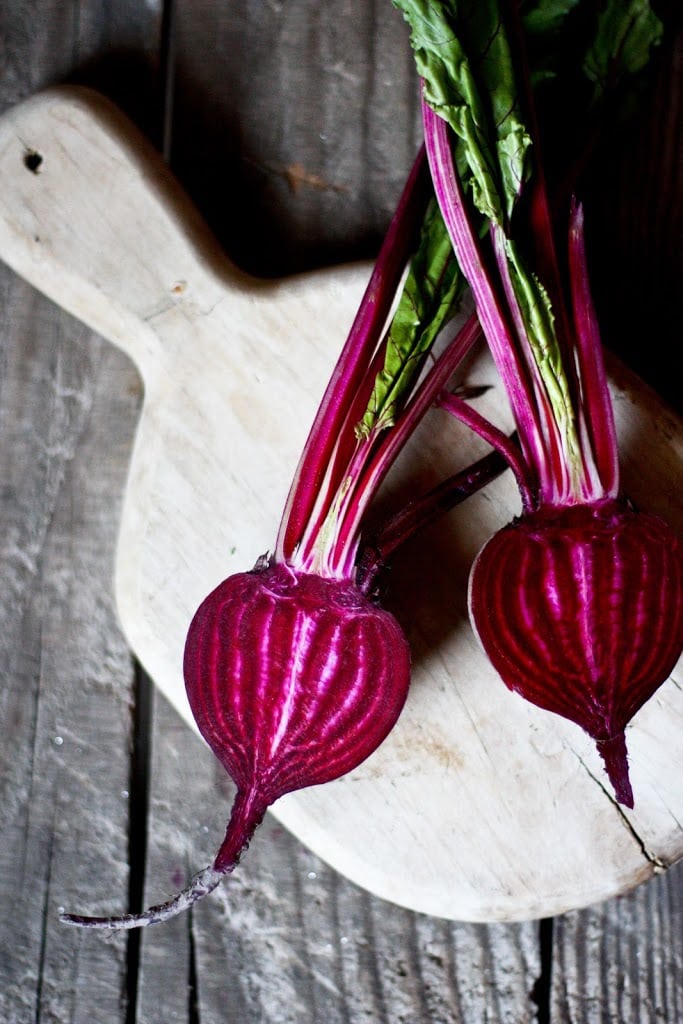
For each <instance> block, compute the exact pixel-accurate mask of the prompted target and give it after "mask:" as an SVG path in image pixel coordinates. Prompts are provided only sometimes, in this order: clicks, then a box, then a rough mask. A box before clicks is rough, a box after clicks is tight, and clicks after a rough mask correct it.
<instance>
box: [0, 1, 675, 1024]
mask: <svg viewBox="0 0 683 1024" xmlns="http://www.w3.org/2000/svg"><path fill="white" fill-rule="evenodd" d="M171 9H172V10H173V14H174V17H173V18H169V17H168V15H169V12H170V11H171ZM162 20H163V21H164V27H163V31H161V30H160V29H161V25H160V22H161V21H162ZM349 40H350V41H351V42H352V45H351V43H350V42H349ZM0 43H1V46H0V49H1V52H2V75H1V76H0V110H1V111H7V110H9V109H10V108H12V107H13V106H15V105H16V104H17V103H18V102H20V101H21V100H23V99H25V98H27V97H29V96H31V95H33V94H34V93H35V92H36V91H37V90H39V89H40V88H42V87H44V86H45V85H46V84H50V83H51V82H54V81H57V80H60V79H63V78H64V77H65V76H69V77H71V78H76V79H77V80H79V81H85V82H87V83H89V84H92V85H95V86H96V87H97V88H98V89H100V90H102V91H103V92H104V93H106V94H107V95H108V96H109V97H111V98H112V99H114V100H115V101H116V102H117V103H118V104H119V105H121V106H122V107H123V109H125V110H126V112H127V113H128V114H129V115H131V116H132V117H133V119H134V120H135V121H136V123H137V124H138V125H139V126H141V127H142V128H143V130H144V132H145V134H146V135H147V136H148V137H149V138H151V139H152V141H153V142H154V143H155V145H161V143H162V141H163V142H164V148H165V151H166V152H167V153H170V155H171V161H172V165H173V167H174V168H175V170H176V172H177V173H179V175H180V177H181V180H182V181H183V184H184V185H185V186H186V187H187V188H188V189H189V191H190V193H191V195H192V198H193V201H194V202H195V203H196V204H197V205H198V206H199V207H200V208H201V209H202V211H203V213H204V215H205V216H206V217H207V219H208V220H209V222H210V224H211V226H212V228H213V230H214V231H216V232H217V234H218V236H219V238H220V240H221V242H222V243H223V244H224V245H225V246H226V247H227V249H228V251H229V252H230V253H231V254H233V255H234V256H235V258H237V259H239V260H240V261H241V262H242V263H243V264H244V265H248V266H250V268H251V269H253V270H254V271H256V272H257V273H277V274H280V275H281V274H284V273H289V272H291V271H297V270H305V269H310V268H314V267H317V266H321V265H323V264H325V263H333V264H338V263H340V262H343V261H345V260H348V259H349V258H351V259H354V258H356V257H358V256H370V255H372V253H373V252H374V251H375V249H376V245H377V242H378V239H379V236H380V234H381V231H382V230H383V227H384V226H385V224H386V220H387V218H388V215H389V213H390V210H391V207H392V205H393V203H394V201H395V199H396V196H397V192H398V188H399V187H400V183H401V180H402V178H403V176H404V175H405V173H406V170H407V167H408V164H409V162H410V159H411V157H412V154H413V152H414V150H415V145H416V142H417V132H416V125H417V119H416V116H415V115H416V109H417V108H416V101H415V96H416V93H415V89H414V79H413V75H412V66H411V62H410V58H409V55H408V53H407V50H403V49H402V47H403V46H404V44H405V36H404V34H403V32H402V28H401V22H400V19H397V18H396V12H394V11H392V10H391V7H390V5H388V4H385V3H377V4H369V3H366V2H365V0H362V2H360V0H343V2H342V3H339V4H335V5H334V6H333V8H332V7H328V5H327V4H324V5H323V4H319V3H318V0H296V2H295V3H291V4H280V3H279V0H263V2H261V0H231V2H230V3H225V4H223V3H220V4H217V3H216V2H215V0H193V2H192V3H188V2H187V0H176V2H175V4H173V5H171V4H168V3H164V4H161V5H159V4H155V3H149V4H147V3H145V4H139V3H137V2H134V0H108V2H107V3H106V4H105V3H102V2H101V0H79V2H78V3H76V2H75V0H74V2H72V0H66V2H62V0H36V2H35V3H31V4H28V3H26V0H5V2H4V3H3V4H2V6H1V7H0ZM226 54H229V59H227V57H226ZM676 60H677V58H675V57H672V50H671V49H670V47H669V48H668V49H667V52H666V53H665V54H664V59H663V62H662V71H661V74H660V76H659V79H658V81H657V82H655V89H654V91H652V92H650V93H648V94H647V95H646V96H645V97H644V99H643V107H642V116H641V117H640V125H639V126H638V125H637V126H636V129H635V130H634V131H631V132H629V135H628V137H627V138H624V137H621V139H620V140H619V139H618V140H617V144H616V145H615V144H614V143H613V142H612V141H610V144H609V147H607V150H606V153H603V156H602V159H601V164H600V167H599V170H600V173H599V174H598V175H597V176H596V178H597V183H596V184H595V191H594V195H593V197H592V218H591V223H592V224H593V225H594V228H593V232H592V234H593V238H592V246H593V248H592V251H593V252H595V253H597V254H598V260H597V266H596V267H595V270H596V273H595V275H594V276H595V279H596V281H597V282H598V283H599V285H600V287H599V291H598V301H599V303H600V307H601V316H602V318H603V320H604V322H605V323H606V325H607V327H608V331H607V335H606V336H607V339H608V342H609V344H610V345H611V346H613V347H614V348H616V349H617V350H619V351H620V352H622V353H623V354H624V355H627V356H628V358H629V359H630V360H632V362H633V363H634V365H639V366H640V368H641V371H642V372H644V373H646V375H648V379H649V380H650V381H651V382H652V383H654V384H656V386H657V387H658V389H659V390H660V391H661V392H662V393H666V394H668V395H669V396H670V398H671V399H673V400H676V401H677V400H678V399H677V386H676V373H675V372H673V368H674V364H673V363H672V361H671V355H670V352H671V351H672V346H673V345H674V344H675V343H676V342H677V338H678V335H679V333H680V331H679V327H678V325H679V324H680V290H679V289H678V288H677V285H676V286H675V287H672V282H673V283H676V282H677V281H678V280H679V277H680V247H679V240H680V210H681V198H680V197H681V194H682V192H681V189H680V177H679V174H678V172H677V170H676V168H677V166H678V164H677V162H676V159H675V156H676V151H677V143H676V139H677V138H680V126H681V123H682V122H681V119H680V78H679V75H678V71H677V67H678V65H677V63H676ZM290 165H298V166H299V168H303V170H304V171H307V172H310V173H311V175H312V176H313V177H314V178H315V179H317V184H306V183H305V182H304V183H303V184H301V185H300V186H298V187H296V188H293V187H291V185H290V182H289V180H288V178H287V175H286V174H285V171H286V169H287V168H288V167H289V166H290ZM615 171H616V173H615ZM653 183H656V184H655V187H653ZM321 185H322V187H321ZM326 186H327V187H326ZM330 186H333V187H330ZM634 197H637V201H634ZM601 253H604V254H605V256H604V258H602V257H601ZM643 283H644V287H641V286H642V285H643ZM0 295H1V297H2V302H1V303H0V327H1V331H0V346H1V355H0V368H1V374H0V428H1V430H2V444H1V445H0V460H1V467H2V487H1V488H0V521H1V523H2V545H1V556H2V562H1V565H2V570H1V571H2V579H3V591H2V598H0V615H1V620H0V621H1V623H2V633H1V637H2V639H1V641H0V678H1V679H2V689H1V691H0V716H1V718H0V720H1V721H2V726H3V743H2V746H1V747H0V792H1V793H2V801H1V802H0V1018H2V1020H3V1021H7V1022H8V1024H25V1022H26V1021H33V1020H38V1019H40V1020H50V1021H54V1022H55V1024H64V1022H67V1021H69V1022H72V1021H87V1022H89V1024H90V1022H92V1021H97V1022H99V1021H106V1022H107V1024H109V1022H112V1024H133V1022H135V1024H138V1022H143V1021H144V1022H145V1024H147V1022H149V1024H152V1022H153V1024H159V1022H160V1021H164V1022H166V1021H175V1020H183V1021H185V1020H186V1021H188V1022H192V1024H197V1022H198V1021H201V1022H202V1024H214V1022H215V1024H218V1022H220V1024H224V1022H225V1021H226V1020H227V1021H233V1020H234V1021H240V1022H242V1021H249V1022H250V1024H251V1022H255V1024H261V1022H272V1024H283V1022H288V1021H292V1022H294V1021H296V1022H297V1024H309V1022H310V1024H319V1022H320V1021H321V1020H325V1021H333V1022H336V1021H340V1022H341V1021H344V1022H351V1024H360V1022H361V1021H368V1020H372V1021H380V1022H386V1024H389V1022H391V1024H394V1022H396V1021H410V1022H411V1024H418V1022H419V1024H425V1022H429V1024H460V1022H463V1021H464V1022H467V1024H470V1022H471V1024H474V1022H479V1021H482V1020H486V1021H487V1022H489V1024H499V1022H503V1021H504V1022H506V1024H509V1022H512V1021H514V1022H515V1024H517V1022H520V1021H536V1020H538V1021H540V1022H541V1024H543V1022H547V1021H549V1020H552V1021H553V1022H557V1024H568V1022H570V1021H571V1022H576V1021H581V1024H589V1022H591V1024H592V1022H593V1021H595V1020H605V1021H607V1020H610V1021H617V1020H618V1021H620V1022H624V1024H645V1022H647V1024H654V1022H660V1021H663V1020H666V1021H669V1020H671V1021H677V1020H679V1019H681V1018H683V987H682V979H683V969H682V961H683V929H681V900H680V893H681V878H682V876H681V865H680V864H679V865H677V866H676V867H672V868H671V869H670V870H668V871H666V872H665V873H663V874H659V875H657V876H656V877H654V878H653V879H652V880H651V881H649V882H648V883H647V884H645V885H641V886H640V887H638V888H637V889H636V890H635V891H634V892H633V893H631V894H630V895H628V896H625V897H622V898H620V899H618V900H610V901H607V902H606V903H601V904H599V905H596V906H592V907H590V908H589V909H586V910H583V911H576V912H573V913H569V914H564V915H560V916H558V917H557V918H555V919H554V920H553V921H551V920H545V921H543V922H541V923H540V924H535V923H520V924H509V925H507V924H492V925H476V924H474V925H470V924H463V923H459V922H448V921H445V920H443V919H440V918H437V917H431V916H425V915H421V914H414V913H412V912H409V911H406V910H401V909H400V908H398V907H396V906H394V905H392V904H390V903H387V902H385V901H382V900H379V899H377V898H375V897H372V896H370V895H369V894H368V893H367V892H365V891H364V890H361V889H359V888H357V887H356V886H354V885H353V884H352V883H350V882H349V881H348V880H347V879H346V878H344V877H343V876H341V875H339V874H337V873H336V872H335V871H333V870H332V869H330V868H329V867H327V866H326V865H325V864H324V863H322V862H321V861H320V860H318V859H317V858H316V856H315V855H314V854H313V853H311V852H310V851H309V850H308V849H307V848H305V847H303V846H301V845H300V844H299V843H298V842H297V841H295V840H294V839H293V838H292V837H291V836H290V835H289V834H288V833H287V832H286V831H284V830H282V829H280V828H279V826H278V825H277V824H275V823H274V822H273V819H272V818H271V819H269V821H268V822H267V823H266V825H264V827H263V829H262V831H261V834H260V837H259V842H258V843H257V842H255V843H254V844H253V846H252V848H251V850H250V853H249V857H248V858H245V860H244V863H243V865H242V868H241V871H240V875H239V877H238V876H237V875H236V876H235V878H234V879H233V881H232V884H231V885H230V886H226V887H225V889H224V890H223V891H222V892H221V893H220V894H219V895H217V896H216V898H215V899H214V900H213V901H207V902H206V903H205V904H204V905H203V906H200V907H199V908H197V911H196V912H195V913H193V914H191V915H189V916H188V918H186V919H185V920H184V921H179V922H174V923H173V924H171V925H170V926H169V928H162V929H152V931H151V932H149V933H147V934H145V935H144V936H143V937H142V939H141V940H140V938H138V937H136V936H135V935H134V934H131V935H130V936H128V937H127V938H125V939H124V940H122V939H121V938H120V937H119V938H117V939H114V940H112V939H110V938H106V937H104V936H90V937H89V939H88V940H84V937H83V936H79V935H77V934H75V933H73V932H65V931H64V929H63V928H62V927H60V926H59V924H58V922H57V920H56V913H57V908H58V907H59V905H63V904H65V903H68V904H69V905H70V906H76V905H78V906H81V907H82V906H84V902H83V900H84V895H85V894H97V896H98V898H97V900H96V905H97V906H98V907H101V906H102V905H103V901H104V900H105V899H106V900H107V906H109V907H111V908H112V909H120V910H124V909H127V908H128V907H131V908H133V909H135V908H136V907H139V906H140V905H141V904H142V903H143V902H149V901H150V900H151V899H153V898H156V897H157V896H158V895H159V894H160V893H163V892H166V891H171V890H172V889H173V888H174V886H175V885H176V884H177V883H178V880H179V878H180V877H185V876H186V875H187V874H188V873H190V872H191V871H192V870H193V869H194V867H195V866H196V865H197V863H198V862H204V861H206V860H208V858H209V856H210V854H211V852H212V850H213V849H215V846H216V844H217V842H218V840H219V838H220V835H221V833H222V829H223V822H224V811H225V808H226V807H227V806H228V804H229V800H230V789H229V787H228V785H227V783H226V782H225V780H224V778H223V776H222V773H221V772H220V771H219V770H217V768H216V766H215V763H214V759H213V758H212V756H211V755H210V753H209V752H208V751H206V749H205V748H204V746H203V744H202V743H201V742H200V741H199V740H198V738H197V737H196V736H195V735H194V734H193V733H192V732H191V730H190V729H188V728H187V727H186V725H184V723H183V721H182V720H181V719H180V717H179V716H178V715H177V713H175V712H174V711H173V710H172V709H171V708H170V706H169V705H168V704H167V703H166V702H165V700H164V698H163V697H162V696H161V695H160V694H159V693H158V691H157V690H153V691H148V689H147V686H146V681H145V677H144V674H140V673H139V672H135V671H134V666H133V665H132V663H131V660H130V656H129V654H128V650H127V645H126V644H125V642H124V641H123V638H122V637H121V634H120V631H119V629H118V627H117V622H116V617H115V614H114V608H113V601H112V597H113V595H112V590H111V567H112V563H113V559H114V542H115V538H116V535H117V532H118V527H119V522H120V514H121V504H120V499H121V496H122V493H123V487H124V483H125V474H126V467H127V465H128V462H129V458H130V446H131V443H132V437H133V431H134V428H135V421H136V416H137V413H138V411H139V409H140V402H141V382H140V378H139V375H138V373H137V371H136V370H135V369H134V367H133V365H132V363H131V362H130V361H129V360H128V359H127V358H126V357H124V356H123V355H122V354H121V353H120V352H118V351H116V350H115V349H114V348H113V347H111V346H109V345H107V344H103V343H102V342H101V341H100V340H99V339H98V338H97V337H95V336H93V335H92V334H91V333H90V332H89V331H88V330H87V329H85V328H84V326H83V324H82V323H80V322H78V321H75V320H73V319H72V318H70V317H69V316H68V315H67V314H65V313H64V312H62V311H61V310H60V308H59V307H57V306H55V305H54V304H52V303H50V302H49V301H47V300H45V299H44V298H43V297H42V296H41V295H39V294H37V293H36V292H35V291H34V290H33V289H32V288H30V287H29V286H27V285H26V284H25V283H24V282H23V281H22V280H21V279H20V278H18V277H16V276H15V275H14V274H13V273H12V272H10V271H9V270H7V269H6V268H5V267H3V266H0ZM643 339H645V342H644V341H643ZM674 362H675V361H674ZM95 480H96V484H95V483H94V481H95ZM395 571H396V572H399V571H402V569H401V568H400V567H397V569H396V570H395ZM58 739H61V740H62V741H63V742H62V743H61V744H60V743H58V742H57V740H58ZM312 874H315V876H316V877H315V878H313V877H310V876H311V875H312ZM100 897H101V898H100ZM93 906H95V903H93ZM90 940H93V941H90Z"/></svg>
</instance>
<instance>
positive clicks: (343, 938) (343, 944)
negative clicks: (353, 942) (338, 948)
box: [339, 935, 349, 946]
mask: <svg viewBox="0 0 683 1024" xmlns="http://www.w3.org/2000/svg"><path fill="white" fill-rule="evenodd" d="M339 941H340V942H341V944H342V946H345V945H346V943H347V942H348V941H349V940H348V939H347V937H346V936H345V935H342V937H341V939H340V940H339Z"/></svg>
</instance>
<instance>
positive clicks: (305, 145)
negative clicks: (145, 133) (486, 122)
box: [171, 0, 419, 275]
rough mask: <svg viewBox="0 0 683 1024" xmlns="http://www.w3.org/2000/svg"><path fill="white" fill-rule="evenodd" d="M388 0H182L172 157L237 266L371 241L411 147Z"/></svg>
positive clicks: (409, 91)
mask: <svg viewBox="0 0 683 1024" xmlns="http://www.w3.org/2000/svg"><path fill="white" fill-rule="evenodd" d="M407 38H408V37H407V32H406V29H405V26H404V24H403V21H402V19H401V17H400V15H399V14H398V13H397V12H396V11H394V10H393V9H392V7H391V4H390V3H389V0H373V2H369V0H342V2H335V3H319V2H316V0H295V2H294V3H282V2H280V0H270V2H265V3H264V2H258V0H257V2H254V0H233V2H231V3H230V4H215V3H212V2H211V0H199V2H198V3H193V2H191V0H180V2H178V3H176V40H175V45H176V52H177V63H176V79H175V81H176V89H175V97H174V110H175V117H174V121H173V138H172V148H171V154H172V157H171V165H172V167H173V170H174V171H175V173H176V174H177V175H178V176H179V178H180V179H181V181H182V182H183V184H184V185H185V187H186V188H187V189H188V191H189V193H190V195H191V197H192V199H193V200H194V202H196V203H197V205H198V206H199V208H200V209H201V210H202V212H203V213H204V215H205V216H206V217H207V219H208V220H209V222H210V224H211V226H212V229H213V230H214V231H215V232H216V234H217V236H218V238H219V240H220V241H221V242H222V243H223V244H224V245H225V247H226V249H227V251H228V252H229V254H230V255H231V256H232V257H233V259H235V260H236V262H238V263H239V264H241V265H243V266H245V267H247V268H248V269H250V270H252V271H253V272H255V273H259V274H276V275H279V274H284V273H291V272H293V271H297V270H302V269H306V268H310V267H318V266H321V265H322V264H325V263H339V262H344V261H346V260H348V259H352V258H358V257H360V256H365V255H371V254H374V252H375V251H376V247H377V244H378V241H379V239H380V238H381V235H382V234H383V232H384V229H385V227H386V224H387V223H388V220H389V217H390V215H391V213H392V210H393V207H394V205H395V201H396V198H397V196H398V193H399V190H400V188H401V186H402V184H403V181H404V179H405V176H406V173H407V170H408V168H409V166H410V164H411V162H412V160H413V158H414V156H415V153H416V151H417V147H418V145H419V134H418V120H417V113H418V94H417V89H416V78H415V73H414V70H413V66H412V58H411V55H410V51H409V48H408V45H407Z"/></svg>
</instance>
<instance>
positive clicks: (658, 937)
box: [551, 864, 683, 1024]
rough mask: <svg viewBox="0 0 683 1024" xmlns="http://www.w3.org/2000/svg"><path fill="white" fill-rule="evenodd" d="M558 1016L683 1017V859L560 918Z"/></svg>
mask: <svg viewBox="0 0 683 1024" xmlns="http://www.w3.org/2000/svg"><path fill="white" fill-rule="evenodd" d="M553 954H554V955H553V981H552V1004H551V1005H552V1021H553V1024H594V1022H595V1021H619V1024H659V1022H661V1024H664V1022H666V1024H668V1022H669V1021H671V1022H673V1021H679V1020H683V865H681V864H678V865H676V866H675V867H674V868H671V869H670V870H669V871H668V872H666V873H665V874H663V875H660V876H659V877H657V878H654V879H652V881H650V882H648V883H647V885H644V886H641V887H640V888H639V889H637V890H636V891H635V892H633V893H631V894H630V895H629V896H625V897H623V898H622V899H619V900H610V901H609V902H607V903H604V904H600V905H599V906H596V907H591V908H590V909H589V910H585V911H581V912H577V913H574V914H567V915H565V916H564V917H562V918H559V919H558V920H557V921H556V922H555V935H554V947H553Z"/></svg>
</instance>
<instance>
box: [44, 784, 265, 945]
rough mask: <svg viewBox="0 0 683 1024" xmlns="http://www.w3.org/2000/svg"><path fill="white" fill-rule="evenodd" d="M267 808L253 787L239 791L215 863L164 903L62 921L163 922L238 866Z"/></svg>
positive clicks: (125, 926)
mask: <svg viewBox="0 0 683 1024" xmlns="http://www.w3.org/2000/svg"><path fill="white" fill-rule="evenodd" d="M267 808H268V804H267V802H265V801H263V800H261V799H260V798H258V797H257V795H256V793H255V792H254V791H253V790H248V791H246V792H238V793H237V796H236V797H235V802H234V804H233V807H232V811H231V814H230V820H229V821H228V827H227V829H226V832H225V838H224V839H223V842H222V844H221V847H220V849H219V851H218V853H217V854H216V858H215V860H214V862H213V864H210V865H209V866H208V867H205V868H204V869H203V870H202V871H200V872H199V873H198V874H197V875H195V876H194V878H193V879H192V881H191V882H190V884H189V885H188V886H187V887H186V888H185V889H182V890H181V892H179V893H176V895H175V896H172V897H171V899H170V900H167V901H166V902H165V903H157V904H155V906H153V907H148V909H147V910H143V911H142V913H140V914H123V915H121V916H119V917H116V916H113V917H88V916H87V915H83V914H60V915H59V920H60V921H61V922H62V924H70V925H74V926H76V927H78V928H102V929H104V928H106V929H109V930H111V931H129V930H130V929H132V928H146V927H147V926H148V925H151V924H161V923H162V922H163V921H168V920H169V919H170V918H172V917H177V915H178V914H182V913H183V912H184V911H186V910H189V909H190V907H192V906H194V904H195V903H198V902H199V901H200V900H202V899H204V897H205V896H208V895H209V893H211V892H213V890H214V889H215V888H216V887H217V886H218V885H219V883H220V882H221V881H222V879H223V878H224V877H225V875H228V874H230V872H231V871H233V870H234V868H235V867H237V864H238V863H239V859H240V857H241V855H242V854H243V853H244V851H245V850H246V848H247V847H248V846H249V843H250V841H251V837H252V836H253V834H254V832H255V831H256V829H257V828H258V826H259V825H260V824H261V822H262V821H263V816H264V815H265V813H266V810H267Z"/></svg>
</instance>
